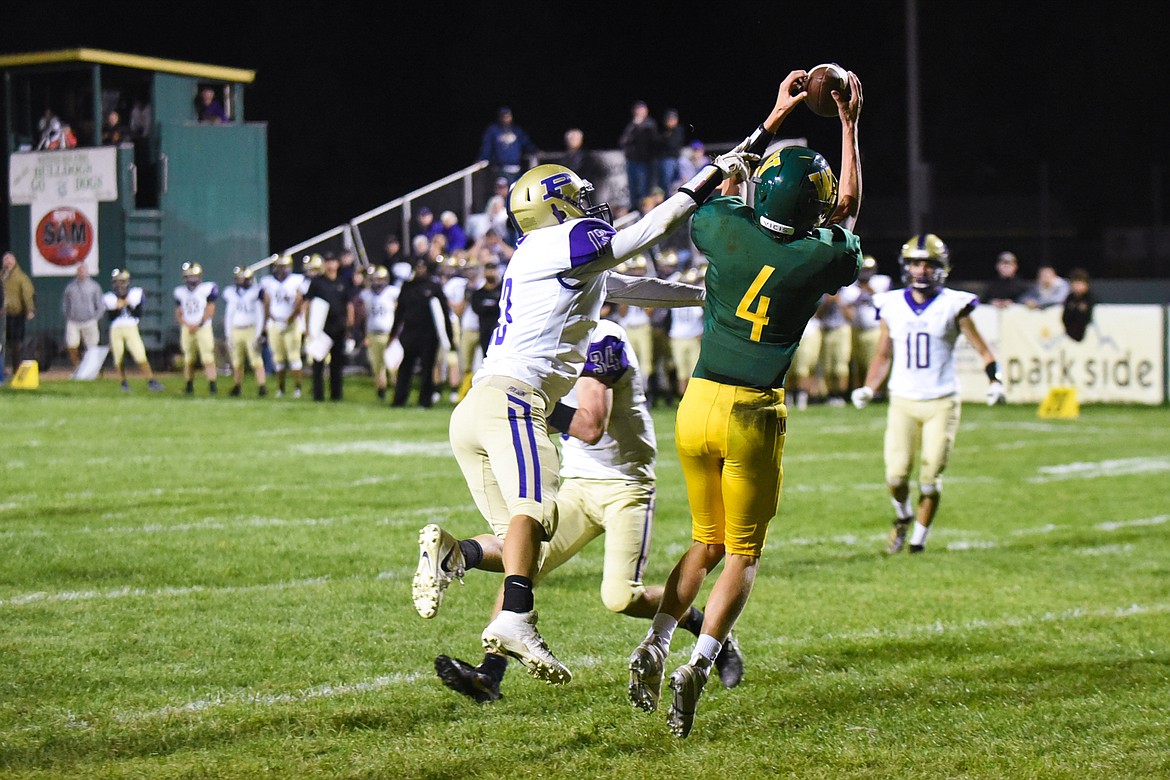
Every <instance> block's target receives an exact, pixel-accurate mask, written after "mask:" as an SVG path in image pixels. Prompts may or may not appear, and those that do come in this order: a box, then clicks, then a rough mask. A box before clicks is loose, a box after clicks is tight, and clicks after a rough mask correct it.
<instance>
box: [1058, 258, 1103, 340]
mask: <svg viewBox="0 0 1170 780" xmlns="http://www.w3.org/2000/svg"><path fill="white" fill-rule="evenodd" d="M1068 286H1069V293H1068V297H1067V298H1065V299H1064V312H1063V313H1062V315H1061V321H1062V322H1063V323H1064V332H1065V333H1067V334H1068V337H1069V338H1070V339H1072V340H1073V341H1082V340H1083V339H1084V338H1085V331H1086V330H1087V329H1088V327H1089V323H1090V322H1092V320H1093V307H1094V306H1095V305H1096V304H1097V297H1096V296H1095V295H1093V291H1092V290H1090V289H1089V272H1088V271H1086V270H1085V269H1084V268H1074V269H1073V270H1071V271H1069V273H1068Z"/></svg>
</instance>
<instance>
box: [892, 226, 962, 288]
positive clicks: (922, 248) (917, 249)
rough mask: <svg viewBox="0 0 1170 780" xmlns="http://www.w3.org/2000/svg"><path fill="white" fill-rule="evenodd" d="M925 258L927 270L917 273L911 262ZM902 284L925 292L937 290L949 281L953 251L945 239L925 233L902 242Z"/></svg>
mask: <svg viewBox="0 0 1170 780" xmlns="http://www.w3.org/2000/svg"><path fill="white" fill-rule="evenodd" d="M920 260H925V261H926V264H927V271H926V273H925V274H923V275H915V274H913V273H911V271H910V268H909V266H910V264H911V263H914V262H917V261H920ZM901 265H902V284H904V285H905V286H907V287H913V288H914V289H916V290H921V291H923V292H931V291H933V290H937V289H939V288H940V287H942V286H943V285H945V284H946V283H947V276H949V275H950V273H951V251H950V250H949V249H947V245H946V244H944V243H943V240H942V239H941V238H939V237H938V236H936V235H935V234H934V233H923V234H921V235H917V236H914V237H912V238H911V239H910V240H909V241H907V242H906V243H905V244H902V257H901Z"/></svg>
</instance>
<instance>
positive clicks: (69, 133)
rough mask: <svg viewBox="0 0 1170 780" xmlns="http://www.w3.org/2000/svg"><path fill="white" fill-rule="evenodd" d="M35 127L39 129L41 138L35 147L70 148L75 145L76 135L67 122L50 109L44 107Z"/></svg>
mask: <svg viewBox="0 0 1170 780" xmlns="http://www.w3.org/2000/svg"><path fill="white" fill-rule="evenodd" d="M37 127H38V128H39V129H40V131H41V140H40V143H38V144H37V149H50V150H57V149H72V148H73V147H75V146H77V136H76V135H74V134H73V128H72V127H70V126H69V124H68V123H67V122H64V121H62V120H61V118H60V117H58V116H57V115H56V114H54V113H53V111H52V110H51V109H45V114H44V116H42V117H41V121H40V122H39V123H38V125H37Z"/></svg>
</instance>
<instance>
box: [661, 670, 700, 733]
mask: <svg viewBox="0 0 1170 780" xmlns="http://www.w3.org/2000/svg"><path fill="white" fill-rule="evenodd" d="M710 673H711V667H710V666H697V665H695V664H683V665H682V666H680V667H679V668H677V669H675V670H674V674H672V675H670V689H671V690H672V691H674V701H673V702H671V704H670V712H669V713H667V716H666V725H667V726H668V727H669V728H670V733H671V734H673V735H675V736H676V737H679V738H680V739H682V738H685V737H686V736H687V735H688V734H690V733H691V726H693V725H695V711H696V710H698V708H699V697H700V696H702V695H703V686H704V685H706V684H707V675H708V674H710Z"/></svg>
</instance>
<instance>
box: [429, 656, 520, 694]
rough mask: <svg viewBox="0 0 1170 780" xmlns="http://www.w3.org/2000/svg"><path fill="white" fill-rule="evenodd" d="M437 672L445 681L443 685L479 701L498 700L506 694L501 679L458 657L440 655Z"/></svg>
mask: <svg viewBox="0 0 1170 780" xmlns="http://www.w3.org/2000/svg"><path fill="white" fill-rule="evenodd" d="M435 672H436V673H437V674H438V675H439V679H440V680H442V681H443V685H446V686H447V687H448V688H450V689H451V690H453V691H455V692H456V693H462V694H463V695H464V696H467V697H468V698H471V699H474V700H475V701H477V702H480V703H483V702H489V701H498V700H500V699H502V698H503V697H504V694H502V693H500V681H499V680H495V679H492V678H491V677H490V676H488V675H487V674H484V673H483V672H481V671H480V670H479V669H478V668H476V667H474V666H472V665H471V664H469V663H467V662H466V661H460V660H459V659H458V658H451V657H450V656H446V655H441V656H439V657H438V658H436V659H435Z"/></svg>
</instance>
